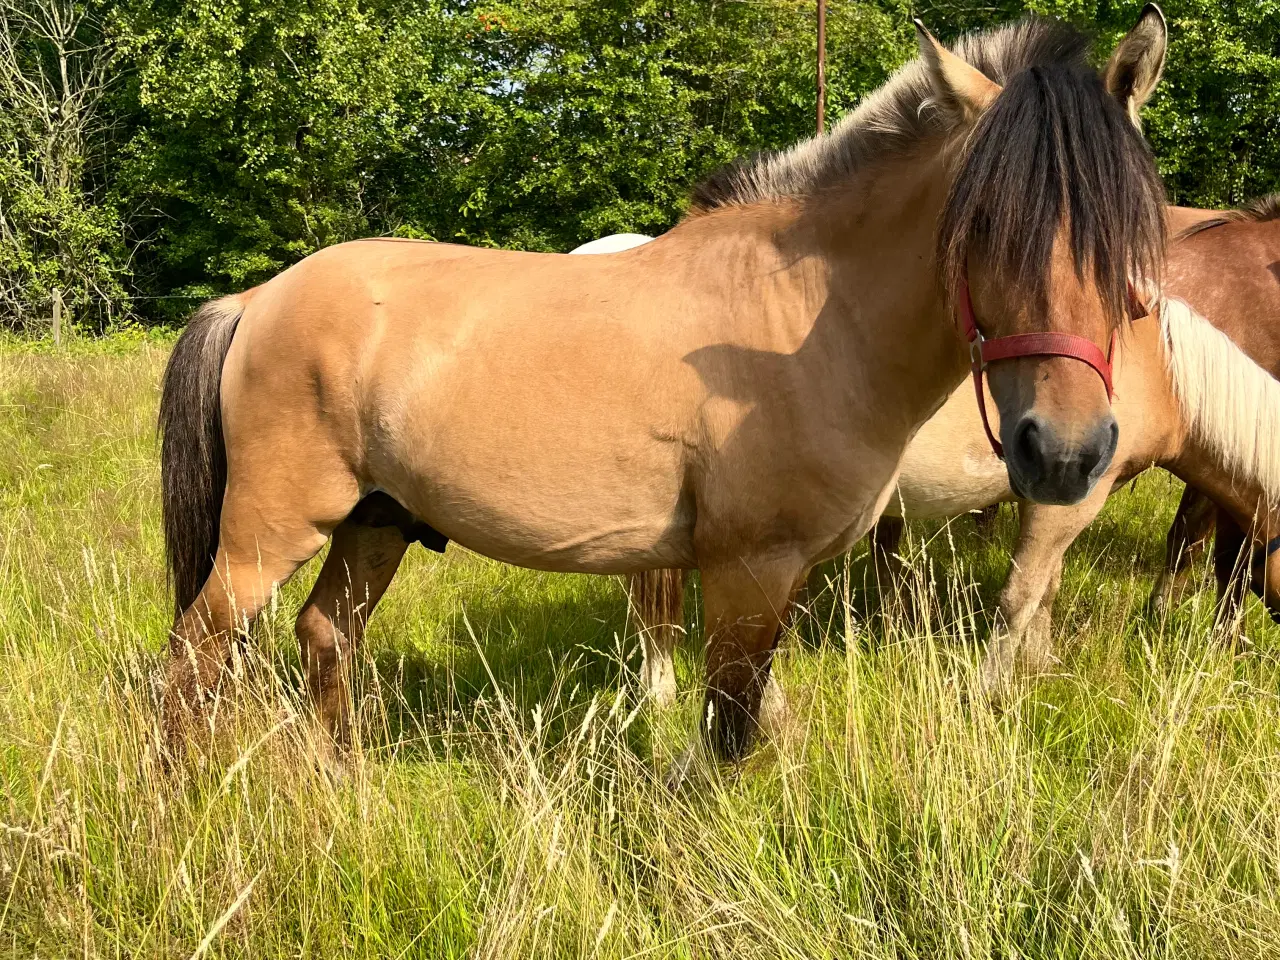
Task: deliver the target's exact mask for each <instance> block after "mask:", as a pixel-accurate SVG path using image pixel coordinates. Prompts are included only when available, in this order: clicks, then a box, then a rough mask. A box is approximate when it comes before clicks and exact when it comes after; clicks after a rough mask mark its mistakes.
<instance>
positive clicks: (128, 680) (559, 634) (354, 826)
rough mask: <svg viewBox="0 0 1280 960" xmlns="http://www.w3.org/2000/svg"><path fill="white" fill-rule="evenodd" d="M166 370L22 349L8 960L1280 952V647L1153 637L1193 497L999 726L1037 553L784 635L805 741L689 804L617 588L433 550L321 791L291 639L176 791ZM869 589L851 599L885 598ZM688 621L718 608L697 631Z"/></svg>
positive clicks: (278, 611) (268, 635) (5, 702)
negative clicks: (1008, 650) (984, 679)
mask: <svg viewBox="0 0 1280 960" xmlns="http://www.w3.org/2000/svg"><path fill="white" fill-rule="evenodd" d="M164 357H165V347H164V345H163V344H155V343H148V342H133V343H129V344H120V343H118V342H107V343H106V344H99V345H81V346H77V347H75V348H73V349H72V350H71V351H70V352H69V353H67V354H63V355H61V356H55V355H53V354H52V353H50V352H48V351H44V352H42V351H39V350H36V349H33V348H31V347H30V346H23V345H21V344H16V343H11V342H10V343H5V344H0V956H3V957H8V956H13V957H70V956H76V957H164V958H170V957H195V956H208V957H213V956H236V957H252V958H269V957H329V956H343V957H346V956H350V957H431V958H435V957H453V956H473V955H474V956H487V957H498V958H508V957H511V958H516V957H519V958H523V957H542V956H574V957H577V956H584V957H585V956H600V957H639V956H646V957H648V956H652V957H668V956H671V957H733V958H749V957H826V956H833V957H835V956H838V957H863V956H865V957H921V958H950V957H961V958H971V957H984V958H996V957H998V958H1002V960H1003V958H1013V957H1037V958H1039V957H1082V958H1083V957H1087V958H1109V957H1116V958H1121V957H1124V958H1156V957H1194V958H1204V957H1242V958H1243V957H1277V956H1280V663H1278V662H1277V651H1280V630H1278V629H1277V628H1275V627H1273V626H1271V625H1270V622H1269V621H1267V620H1266V618H1265V617H1264V616H1263V615H1262V613H1261V611H1260V610H1259V609H1258V608H1257V605H1256V603H1252V604H1251V609H1250V613H1249V618H1248V620H1247V623H1246V625H1245V633H1246V635H1247V637H1248V639H1249V641H1250V643H1249V644H1248V645H1247V646H1246V647H1245V650H1246V652H1244V653H1240V654H1234V655H1233V653H1232V652H1231V651H1230V650H1229V649H1227V648H1226V646H1225V645H1224V644H1223V643H1221V642H1220V641H1219V640H1215V639H1214V638H1213V637H1212V636H1211V632H1210V624H1211V607H1210V604H1211V595H1210V592H1209V591H1207V590H1206V591H1204V592H1202V593H1200V594H1199V595H1198V596H1196V597H1193V598H1191V599H1189V600H1188V601H1187V602H1186V603H1184V605H1183V606H1182V607H1181V608H1179V609H1178V610H1177V611H1176V612H1175V614H1174V615H1173V616H1172V617H1171V618H1170V619H1169V620H1168V621H1167V622H1157V621H1155V620H1154V619H1153V618H1152V617H1151V616H1149V615H1148V614H1147V613H1146V612H1145V602H1146V597H1147V593H1148V591H1149V589H1150V586H1151V582H1152V579H1153V576H1154V574H1155V572H1156V570H1157V567H1158V563H1159V560H1160V556H1161V551H1162V544H1163V536H1164V531H1165V529H1166V527H1167V524H1168V521H1169V520H1170V519H1171V517H1172V512H1173V507H1174V504H1175V503H1176V500H1177V495H1178V490H1179V485H1178V484H1177V483H1176V482H1174V481H1172V480H1170V479H1169V478H1167V477H1165V476H1164V475H1151V476H1149V477H1147V478H1146V479H1144V480H1143V481H1142V482H1140V483H1139V484H1138V485H1137V488H1136V489H1135V490H1133V491H1131V492H1124V493H1121V494H1119V495H1117V496H1116V497H1114V498H1113V499H1112V502H1111V504H1110V506H1109V507H1108V509H1107V512H1106V513H1105V514H1104V515H1103V517H1102V518H1101V519H1100V520H1099V522H1098V523H1097V524H1096V525H1095V526H1094V527H1093V528H1092V529H1091V530H1090V531H1088V532H1087V533H1086V535H1085V536H1084V537H1082V538H1081V540H1080V542H1079V543H1078V544H1077V545H1076V546H1075V548H1074V549H1073V550H1072V552H1071V553H1070V555H1069V558H1068V572H1067V576H1066V578H1065V581H1064V585H1063V589H1062V593H1061V595H1060V597H1059V600H1058V606H1057V616H1056V630H1055V642H1056V644H1057V649H1058V652H1059V654H1060V655H1061V657H1062V661H1063V662H1062V669H1061V671H1060V673H1059V674H1057V675H1056V676H1053V677H1050V678H1047V679H1045V680H1043V681H1041V682H1040V683H1038V684H1036V685H1034V686H1028V687H1027V688H1026V689H1025V691H1024V693H1023V695H1022V696H1021V698H1020V699H1018V700H1017V701H1016V702H1015V703H1013V704H1012V705H1011V706H1010V707H1009V708H1008V709H1007V710H1006V711H1005V712H1004V713H1003V714H1000V715H997V714H995V713H993V712H992V711H990V710H989V709H987V708H986V707H985V706H984V705H982V704H981V703H980V702H979V701H978V700H977V698H976V697H975V689H976V682H977V664H978V662H979V659H980V657H981V654H982V644H983V640H984V637H985V634H986V630H987V626H988V621H987V616H988V613H989V611H991V610H993V609H994V606H995V597H996V594H997V592H998V590H999V586H1000V583H1001V581H1002V578H1003V576H1004V573H1005V571H1006V569H1007V566H1008V558H1007V550H1008V549H1009V547H1010V545H1011V543H1012V539H1013V536H1014V532H1015V522H1014V519H1013V515H1012V513H1011V512H1010V511H1008V510H1006V511H1005V512H1004V513H1003V514H1002V516H1001V519H1000V521H999V523H998V525H997V536H996V538H995V542H994V543H993V544H986V543H984V542H982V541H981V540H980V539H979V537H978V535H977V534H976V533H975V532H974V528H973V525H972V524H971V523H970V522H969V521H968V520H966V519H961V520H959V521H956V522H954V523H953V524H951V525H949V526H937V525H935V526H932V527H929V528H927V529H926V528H923V527H921V528H917V529H916V530H915V532H914V535H913V536H914V539H913V549H914V550H915V551H916V555H917V557H918V560H917V564H916V566H917V569H918V570H919V571H920V575H921V578H922V581H923V578H924V577H926V576H931V577H932V578H933V583H934V586H935V589H934V590H930V591H925V590H924V589H923V588H920V589H919V591H918V592H919V595H920V596H921V597H925V598H927V602H924V603H922V604H920V605H919V610H918V612H919V614H920V615H919V616H916V617H913V618H911V619H908V618H906V617H904V616H902V615H890V616H886V617H884V618H881V617H879V616H875V615H873V614H874V610H875V603H874V602H873V600H869V599H867V598H865V597H864V596H862V594H861V592H860V591H853V592H852V594H851V595H850V598H849V600H848V601H847V602H846V600H845V599H844V597H843V596H839V597H837V594H839V593H841V588H839V587H837V588H836V589H834V590H833V591H831V592H830V593H829V594H828V595H826V596H824V597H820V598H818V599H817V601H815V602H814V603H813V604H812V607H811V609H810V611H809V613H808V614H807V615H805V616H802V617H801V618H800V622H799V624H798V626H797V627H796V628H795V629H793V630H792V632H791V634H790V635H789V636H788V637H787V639H786V641H785V642H784V648H783V650H784V652H783V653H782V654H781V655H780V659H779V662H778V664H777V667H776V669H777V671H778V673H779V676H780V678H781V681H782V684H783V687H784V689H785V690H786V691H787V694H788V696H789V698H790V702H791V707H792V712H793V715H794V720H795V723H794V729H793V730H792V732H791V735H790V736H788V737H785V738H783V739H782V740H781V741H780V742H778V743H773V744H768V745H765V746H763V747H761V748H760V749H759V750H757V751H756V753H755V754H754V755H753V756H752V758H751V759H750V761H749V762H748V763H747V764H745V765H744V767H743V768H742V769H741V770H739V771H735V772H731V771H722V772H721V773H720V774H719V775H712V776H708V777H704V778H701V779H699V780H698V781H697V782H696V783H694V784H693V785H692V786H690V787H689V788H688V789H685V790H684V791H682V792H680V793H678V794H676V795H674V796H673V795H670V794H669V793H668V792H667V791H666V790H665V789H664V787H663V785H662V772H663V769H664V767H665V766H666V764H667V763H668V762H669V761H670V760H671V759H672V758H673V757H674V756H675V755H676V753H677V752H678V751H679V750H680V749H681V748H682V747H683V745H684V743H685V742H686V741H687V739H688V737H689V736H690V735H691V734H692V732H693V728H694V716H695V714H696V710H697V694H696V690H695V687H694V681H695V680H696V678H697V677H698V675H699V672H700V671H699V663H700V651H699V643H700V641H699V640H698V635H699V627H698V624H697V622H696V618H695V619H693V621H692V622H691V623H690V625H689V626H690V640H689V642H688V643H687V644H685V645H684V646H683V647H682V649H681V651H680V657H679V660H678V668H679V672H680V680H681V684H682V691H683V693H682V699H681V703H680V706H679V707H678V708H677V709H676V710H674V711H673V712H671V713H669V714H667V715H665V716H655V715H654V714H653V712H652V710H651V709H650V708H649V707H646V706H643V705H641V704H639V701H638V696H637V689H636V674H637V670H638V667H639V655H638V651H637V649H636V643H635V638H633V637H630V636H628V635H627V633H626V626H625V622H626V616H625V614H626V600H625V595H624V592H623V587H622V584H621V582H620V581H619V580H617V579H615V578H606V577H586V576H555V575H549V574H540V573H533V572H529V571H524V570H517V569H514V568H510V567H505V566H502V565H500V564H497V563H493V562H490V561H487V560H485V559H483V558H479V557H476V556H473V555H470V554H467V553H465V552H464V551H462V550H459V549H457V548H455V547H451V548H450V550H449V553H448V555H447V556H446V557H444V558H440V557H438V556H436V555H428V554H427V553H426V552H425V551H423V550H422V549H421V548H420V547H415V548H413V550H412V551H411V552H410V555H409V558H408V560H407V562H406V565H405V567H404V568H403V569H402V570H401V573H400V575H399V577H398V579H397V581H396V583H395V585H394V586H393V587H392V589H391V592H390V593H389V595H388V597H387V599H386V601H385V602H384V603H383V604H382V606H381V607H380V608H379V610H378V612H377V615H376V616H375V618H374V620H373V622H372V623H371V626H370V635H369V638H368V642H367V644H366V646H365V648H364V649H363V651H362V656H361V658H360V665H359V670H358V689H357V701H358V718H359V723H358V741H359V742H358V750H357V751H356V755H355V757H354V760H353V762H352V765H351V768H350V771H349V773H348V775H347V776H346V777H345V778H342V779H338V780H336V781H335V780H331V779H330V778H329V777H328V776H327V775H325V774H324V773H322V772H321V769H320V768H319V767H318V765H317V763H316V751H317V747H316V744H317V741H316V737H315V732H314V728H313V726H312V725H311V719H310V718H311V714H310V710H309V706H308V703H307V700H306V696H305V692H304V691H303V690H302V688H301V683H300V680H299V677H298V657H297V650H296V646H295V643H294V640H293V634H292V623H293V618H294V616H295V614H296V611H297V609H298V606H299V604H300V603H301V600H302V598H303V597H304V595H305V593H306V591H307V589H308V588H309V586H310V582H311V579H312V578H313V577H314V575H315V573H316V570H317V569H318V568H317V567H316V566H315V565H314V562H313V564H312V565H310V566H308V567H307V568H305V569H304V570H303V571H302V573H301V574H299V576H298V577H297V578H295V580H294V581H293V582H291V583H290V584H289V585H288V587H287V588H286V589H284V590H283V591H282V593H281V595H280V597H279V602H278V604H276V605H275V606H274V607H273V609H272V610H271V611H270V612H269V614H268V615H267V616H265V618H264V622H263V623H261V624H260V626H259V628H258V629H257V631H256V633H255V635H254V637H253V639H252V641H251V642H250V643H249V644H248V645H246V647H245V648H244V651H243V655H242V656H241V657H240V660H239V661H238V664H237V668H238V669H239V671H240V673H241V675H242V682H241V683H240V684H239V686H238V692H237V693H236V694H235V703H234V704H228V703H223V704H222V705H221V706H220V714H219V729H220V730H221V736H220V737H219V741H218V746H217V748H216V755H215V756H214V757H213V758H212V759H211V761H210V762H209V763H207V764H206V765H205V766H203V767H201V768H199V769H193V770H192V771H191V772H190V773H189V774H188V775H186V776H184V777H166V776H165V775H163V774H161V773H160V771H159V770H158V769H157V765H156V762H155V755H156V749H155V736H156V707H157V701H158V689H157V678H158V675H159V670H160V667H161V664H162V659H161V654H162V650H163V648H164V645H165V641H166V631H167V628H168V626H169V623H170V606H169V604H170V601H169V599H168V597H167V594H166V589H165V577H164V571H163V565H162V550H161V539H160V532H159V530H160V524H159V505H158V499H157V495H156V488H157V474H158V471H157V462H156V442H155V436H154V427H153V424H154V408H155V403H156V396H157V386H158V382H159V378H160V374H161V370H162V367H163V362H164ZM864 565H865V564H864V561H863V559H862V558H861V557H858V556H855V558H854V559H853V561H852V563H851V577H850V578H849V581H844V582H854V583H861V571H862V570H863V567H864ZM692 608H693V607H692V606H691V609H692Z"/></svg>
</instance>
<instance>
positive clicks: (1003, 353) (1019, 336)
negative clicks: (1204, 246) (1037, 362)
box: [956, 274, 1146, 460]
mask: <svg viewBox="0 0 1280 960" xmlns="http://www.w3.org/2000/svg"><path fill="white" fill-rule="evenodd" d="M957 294H958V296H957V297H956V300H957V302H958V303H959V306H960V319H961V322H962V323H963V324H964V336H965V339H966V340H968V341H969V366H970V369H971V370H972V371H973V389H974V393H975V394H977V397H978V412H979V413H980V414H982V429H983V430H985V431H986V432H987V440H989V441H990V442H991V449H992V450H994V451H995V455H996V456H997V457H999V458H1000V459H1001V460H1003V459H1004V447H1003V446H1002V445H1001V443H1000V441H999V440H998V439H997V438H996V435H995V433H994V432H993V431H992V429H991V421H990V420H989V419H988V418H987V399H986V396H985V394H984V393H983V391H982V371H984V370H985V369H986V368H987V364H989V363H992V362H994V361H996V360H1009V359H1011V358H1013V357H1071V358H1072V359H1075V360H1079V361H1080V362H1081V363H1087V364H1088V365H1089V366H1091V367H1093V369H1094V370H1096V371H1097V373H1098V376H1100V377H1101V378H1102V383H1103V384H1104V385H1105V386H1106V388H1107V401H1108V402H1110V400H1111V398H1112V396H1113V390H1112V388H1111V356H1112V354H1114V353H1115V349H1116V334H1115V331H1112V333H1111V344H1110V346H1109V347H1108V348H1107V352H1106V353H1105V354H1104V353H1103V352H1102V351H1101V350H1100V349H1099V348H1098V346H1097V344H1095V343H1094V342H1093V341H1092V340H1088V339H1086V338H1085V337H1081V336H1078V335H1076V334H1074V333H1015V334H1013V335H1011V336H1008V337H996V338H994V339H991V340H988V339H986V338H985V337H984V336H983V335H982V332H981V331H980V330H978V320H977V318H976V317H975V316H974V313H973V299H972V298H971V297H970V296H969V278H968V276H966V275H964V274H962V275H961V277H960V288H959V290H958V291H957ZM1129 298H1130V301H1131V303H1130V310H1131V311H1137V310H1139V309H1141V311H1142V312H1141V314H1138V315H1139V316H1145V315H1146V309H1145V308H1144V307H1142V306H1141V304H1140V303H1139V301H1138V300H1137V298H1136V297H1135V296H1134V295H1133V292H1132V290H1131V291H1130V297H1129Z"/></svg>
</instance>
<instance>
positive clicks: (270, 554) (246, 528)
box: [162, 481, 354, 748]
mask: <svg viewBox="0 0 1280 960" xmlns="http://www.w3.org/2000/svg"><path fill="white" fill-rule="evenodd" d="M351 486H352V489H353V490H354V481H352V484H351ZM307 493H310V494H311V495H310V496H307V495H306V494H307ZM269 494H270V490H267V489H262V488H257V487H255V486H254V485H251V484H245V483H240V484H232V485H230V486H229V487H228V489H227V493H226V495H225V497H224V499H223V507H222V517H221V524H220V527H221V535H220V537H219V544H218V550H217V553H216V555H215V558H214V567H213V571H212V572H211V573H210V574H209V577H208V579H206V581H205V583H204V586H203V587H202V588H201V590H200V594H199V595H198V596H197V597H196V599H195V602H194V603H192V604H191V606H190V607H188V608H187V609H186V611H184V612H183V614H182V616H181V617H180V618H179V619H178V622H177V624H175V626H174V628H173V631H172V633H171V635H170V638H169V651H170V656H169V667H168V676H167V679H166V686H165V692H164V702H163V707H162V715H163V726H164V732H165V737H166V740H167V742H168V745H169V747H170V748H178V747H179V746H180V744H181V743H182V741H183V740H184V738H185V737H186V736H187V735H188V734H190V735H194V736H196V737H203V736H204V735H205V733H207V731H205V730H202V729H201V727H202V724H203V722H205V721H206V720H207V707H208V704H209V701H210V700H211V699H214V698H216V696H215V695H216V693H217V690H218V688H219V686H220V684H221V682H222V680H223V677H224V675H225V673H226V668H227V667H228V666H229V665H230V663H231V653H232V643H233V636H234V633H235V631H236V630H237V629H242V630H247V629H248V628H249V626H250V625H251V624H252V623H253V621H254V620H255V619H256V618H257V616H258V613H259V612H260V611H261V610H262V608H263V607H264V606H265V605H266V604H267V603H268V602H269V601H270V599H271V594H272V591H273V590H274V589H275V588H276V587H277V585H279V584H282V583H284V581H286V580H288V579H289V577H291V576H292V575H293V573H294V571H296V570H297V569H298V567H300V566H301V565H302V564H304V563H306V561H308V560H309V559H311V558H312V557H313V556H315V554H316V553H318V552H319V550H320V548H321V547H323V546H324V543H325V541H326V540H328V538H329V530H330V529H332V527H331V524H332V522H334V521H326V520H325V519H324V518H325V516H326V514H328V515H330V516H332V515H333V514H335V513H336V515H337V516H342V515H343V514H345V513H346V512H347V511H348V510H349V509H350V504H347V505H346V506H345V507H344V506H339V505H336V504H337V503H338V502H340V501H341V500H342V499H343V497H342V495H341V494H340V493H336V494H335V491H334V490H332V489H330V490H326V491H323V492H322V491H319V490H314V489H313V490H310V491H308V490H306V489H305V487H304V488H301V489H299V487H298V486H297V485H296V484H295V485H293V489H291V490H290V492H289V493H288V494H287V495H282V494H281V493H280V492H279V491H277V492H276V494H275V495H269ZM326 501H334V506H333V509H332V510H326V509H325V506H324V504H325V502H326ZM302 504H307V506H306V507H305V508H304V507H302V506H300V505H302Z"/></svg>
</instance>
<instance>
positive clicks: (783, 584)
mask: <svg viewBox="0 0 1280 960" xmlns="http://www.w3.org/2000/svg"><path fill="white" fill-rule="evenodd" d="M806 568H807V565H806V564H805V562H804V561H803V560H802V559H801V558H800V557H799V556H798V555H784V556H777V555H772V556H766V557H739V558H734V559H730V560H719V561H717V562H715V563H713V564H709V565H708V566H705V567H703V568H702V571H701V572H702V603H703V611H704V620H705V623H706V624H707V665H706V676H707V692H706V700H705V704H704V709H703V712H702V714H701V716H700V722H699V728H700V735H701V736H702V737H703V738H704V740H705V742H706V744H707V746H708V747H709V748H710V750H711V753H712V756H713V757H714V758H715V759H717V760H720V761H728V762H734V761H737V760H740V759H742V758H743V757H744V756H745V755H746V754H747V752H748V750H749V749H750V746H751V743H752V741H753V740H754V738H755V736H756V733H757V732H758V731H759V729H760V727H761V723H762V720H761V705H762V703H763V702H765V701H768V704H767V706H768V708H769V709H770V710H775V711H776V710H778V709H780V708H781V697H780V691H778V690H776V689H771V688H770V677H769V668H770V666H771V664H772V662H773V653H774V649H775V648H776V646H777V642H778V636H779V629H780V627H781V624H782V620H783V617H784V615H785V613H786V608H787V604H788V601H789V599H790V597H791V595H792V592H793V591H794V589H795V588H796V585H797V584H798V582H799V580H800V578H801V577H802V576H803V575H804V573H805V570H806ZM766 691H767V692H768V695H767V696H766ZM765 725H766V726H769V725H770V724H768V723H766V724H765ZM692 753H693V748H692V747H691V748H690V750H689V751H687V752H686V754H685V756H684V757H683V758H681V760H679V761H677V763H676V765H675V767H674V768H673V770H672V772H671V775H670V777H669V780H670V782H671V784H672V785H673V786H675V785H677V784H678V783H679V781H680V780H681V779H682V778H683V775H684V771H685V769H686V767H687V764H688V760H689V757H690V756H691V755H692Z"/></svg>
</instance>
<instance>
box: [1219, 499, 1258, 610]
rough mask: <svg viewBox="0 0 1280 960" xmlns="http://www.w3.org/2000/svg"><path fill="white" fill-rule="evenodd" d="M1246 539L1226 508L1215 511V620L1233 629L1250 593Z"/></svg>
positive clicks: (1247, 543) (1247, 544)
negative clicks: (1216, 586)
mask: <svg viewBox="0 0 1280 960" xmlns="http://www.w3.org/2000/svg"><path fill="white" fill-rule="evenodd" d="M1249 546H1250V545H1249V541H1248V538H1247V537H1245V534H1244V531H1243V530H1241V529H1240V525H1239V524H1237V523H1236V521H1235V519H1234V518H1233V517H1232V516H1231V514H1229V513H1228V512H1227V511H1226V510H1222V509H1219V510H1218V511H1217V535H1216V536H1215V537H1214V541H1213V573H1214V579H1216V580H1217V583H1218V608H1217V613H1216V616H1215V623H1216V624H1217V626H1219V627H1227V628H1231V629H1233V630H1234V627H1235V626H1236V624H1237V621H1238V620H1239V617H1240V612H1241V609H1242V608H1243V606H1244V600H1245V596H1246V594H1247V593H1248V592H1249V561H1250V557H1249V554H1248V551H1249Z"/></svg>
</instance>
